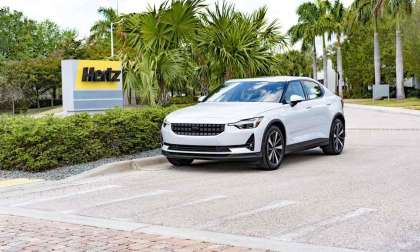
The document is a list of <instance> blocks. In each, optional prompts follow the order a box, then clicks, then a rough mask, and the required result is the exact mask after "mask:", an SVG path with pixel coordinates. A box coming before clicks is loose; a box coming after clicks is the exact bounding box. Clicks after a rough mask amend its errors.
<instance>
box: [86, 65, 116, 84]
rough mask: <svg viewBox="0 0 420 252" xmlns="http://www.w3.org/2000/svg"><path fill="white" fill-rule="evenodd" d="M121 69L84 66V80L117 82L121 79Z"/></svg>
mask: <svg viewBox="0 0 420 252" xmlns="http://www.w3.org/2000/svg"><path fill="white" fill-rule="evenodd" d="M120 74H121V71H120V70H117V71H116V70H112V68H108V69H106V70H95V68H94V67H84V68H83V74H82V81H108V82H115V81H120V79H119V77H120Z"/></svg>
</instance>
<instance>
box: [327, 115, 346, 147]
mask: <svg viewBox="0 0 420 252" xmlns="http://www.w3.org/2000/svg"><path fill="white" fill-rule="evenodd" d="M345 138H346V128H345V126H344V122H343V121H342V120H341V119H339V118H336V119H334V121H333V123H332V124H331V129H330V137H329V140H328V145H325V146H321V149H322V151H323V152H324V153H325V154H327V155H339V154H341V152H343V149H344V140H345Z"/></svg>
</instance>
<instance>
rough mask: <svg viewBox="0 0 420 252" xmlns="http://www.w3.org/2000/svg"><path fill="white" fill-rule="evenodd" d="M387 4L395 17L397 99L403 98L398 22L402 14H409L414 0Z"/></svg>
mask: <svg viewBox="0 0 420 252" xmlns="http://www.w3.org/2000/svg"><path fill="white" fill-rule="evenodd" d="M387 4H388V7H389V10H390V12H391V14H392V15H393V16H394V18H395V68H396V69H395V70H396V78H395V81H396V87H397V99H404V98H405V93H404V62H403V45H402V39H401V25H400V24H401V18H402V17H403V15H404V14H408V15H409V14H411V12H412V9H413V5H414V0H388V2H387Z"/></svg>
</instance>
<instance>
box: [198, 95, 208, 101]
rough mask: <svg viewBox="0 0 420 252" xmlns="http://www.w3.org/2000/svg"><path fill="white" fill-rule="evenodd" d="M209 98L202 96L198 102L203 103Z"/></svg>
mask: <svg viewBox="0 0 420 252" xmlns="http://www.w3.org/2000/svg"><path fill="white" fill-rule="evenodd" d="M206 97H207V96H200V97H198V102H203V101H204V100H205V99H206Z"/></svg>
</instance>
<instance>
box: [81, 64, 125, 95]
mask: <svg viewBox="0 0 420 252" xmlns="http://www.w3.org/2000/svg"><path fill="white" fill-rule="evenodd" d="M121 75H122V73H121V61H105V60H80V61H79V65H78V67H77V77H76V83H75V90H118V89H120V88H121V86H120V80H121V78H122V76H121Z"/></svg>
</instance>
